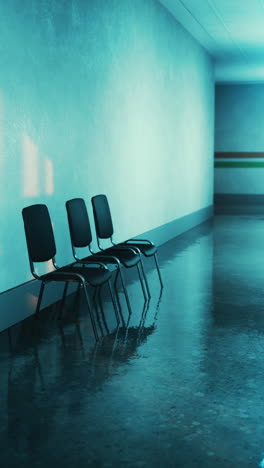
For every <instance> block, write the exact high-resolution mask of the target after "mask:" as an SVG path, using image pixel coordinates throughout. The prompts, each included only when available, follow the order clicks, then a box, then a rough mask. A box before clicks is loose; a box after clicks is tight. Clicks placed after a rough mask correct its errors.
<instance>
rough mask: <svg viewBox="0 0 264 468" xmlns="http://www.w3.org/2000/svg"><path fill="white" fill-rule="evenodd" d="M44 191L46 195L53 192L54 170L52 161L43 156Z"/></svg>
mask: <svg viewBox="0 0 264 468" xmlns="http://www.w3.org/2000/svg"><path fill="white" fill-rule="evenodd" d="M44 165H45V192H46V194H47V195H52V194H53V193H54V174H53V173H54V171H53V163H52V161H51V160H50V159H48V158H45V161H44Z"/></svg>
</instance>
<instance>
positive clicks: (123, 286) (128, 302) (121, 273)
mask: <svg viewBox="0 0 264 468" xmlns="http://www.w3.org/2000/svg"><path fill="white" fill-rule="evenodd" d="M119 273H120V280H121V283H122V288H123V291H124V294H125V298H126V303H127V308H128V314H129V316H130V315H131V314H132V309H131V304H130V300H129V297H128V293H127V287H126V285H125V281H124V277H123V272H122V270H121V268H119Z"/></svg>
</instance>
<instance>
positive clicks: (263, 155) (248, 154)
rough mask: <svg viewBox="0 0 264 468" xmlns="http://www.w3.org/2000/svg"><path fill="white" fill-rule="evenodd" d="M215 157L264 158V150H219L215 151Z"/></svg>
mask: <svg viewBox="0 0 264 468" xmlns="http://www.w3.org/2000/svg"><path fill="white" fill-rule="evenodd" d="M215 158H217V159H218V158H226V159H228V158H239V159H241V158H247V159H250V158H264V152H263V153H262V152H259V151H258V152H254V153H253V152H230V151H228V152H226V153H218V152H215Z"/></svg>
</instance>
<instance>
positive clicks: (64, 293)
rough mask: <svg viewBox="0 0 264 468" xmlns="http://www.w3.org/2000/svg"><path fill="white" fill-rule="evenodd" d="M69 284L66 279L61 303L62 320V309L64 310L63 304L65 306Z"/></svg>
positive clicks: (60, 313)
mask: <svg viewBox="0 0 264 468" xmlns="http://www.w3.org/2000/svg"><path fill="white" fill-rule="evenodd" d="M68 285H69V283H68V281H66V282H65V286H64V289H63V295H62V299H61V303H60V312H59V320H61V318H62V311H63V306H64V303H65V298H66V294H67V290H68Z"/></svg>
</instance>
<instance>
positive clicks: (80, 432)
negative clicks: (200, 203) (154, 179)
mask: <svg viewBox="0 0 264 468" xmlns="http://www.w3.org/2000/svg"><path fill="white" fill-rule="evenodd" d="M263 250H264V215H263V216H262V215H261V214H257V215H239V216H228V215H225V216H221V215H218V216H216V217H215V218H214V221H210V222H207V223H205V224H203V225H200V226H198V227H197V228H195V229H193V230H192V231H189V232H188V233H185V234H184V235H182V236H180V237H178V238H176V239H174V240H172V241H170V242H168V243H167V244H165V245H163V246H162V247H161V248H160V249H159V259H160V265H161V271H162V276H163V280H164V285H165V286H164V289H163V291H162V292H161V291H160V287H159V281H158V278H157V273H156V270H155V268H154V267H153V264H152V260H151V259H150V260H148V261H147V263H146V269H147V272H148V278H149V284H150V289H151V293H152V297H151V300H150V302H149V304H144V298H143V296H142V293H141V290H140V285H139V283H138V280H137V279H136V277H134V275H133V273H132V272H128V273H127V275H126V277H127V279H128V282H129V283H128V291H129V295H130V298H131V305H132V309H133V314H132V317H131V320H130V322H129V323H128V325H127V326H124V325H122V326H120V327H119V329H116V326H115V316H114V312H113V310H112V306H111V303H110V301H109V299H108V297H107V296H105V297H104V299H103V302H104V311H105V322H104V320H103V319H102V315H101V313H100V310H99V309H98V318H99V319H100V320H99V323H98V330H99V331H100V334H101V335H102V338H101V341H100V343H99V344H97V345H95V342H94V338H93V334H92V330H91V325H90V321H89V317H88V316H87V313H86V309H85V307H84V304H82V297H81V296H78V295H76V296H73V295H72V296H71V297H69V298H68V299H67V303H66V304H65V307H64V309H63V318H62V320H60V321H59V320H58V315H59V314H60V307H59V304H57V305H55V306H53V307H52V308H50V309H47V310H43V311H42V313H41V319H40V320H39V321H35V320H32V319H27V320H25V321H24V322H23V323H22V324H20V325H17V326H15V327H13V328H12V329H11V331H10V333H7V331H5V332H2V333H1V334H0V417H1V425H0V446H1V455H0V462H1V467H10V468H13V467H21V468H24V467H29V466H31V467H33V468H35V467H36V468H42V467H43V468H44V467H45V468H46V467H47V466H49V465H50V466H52V467H53V466H62V467H65V468H70V467H79V468H83V467H98V468H100V467H102V468H103V467H105V468H107V467H109V468H110V467H121V468H122V467H124V468H125V467H153V468H155V467H180V468H181V467H186V468H196V467H199V468H200V467H201V468H208V467H210V468H211V467H212V468H213V467H214V468H215V467H216V468H218V467H219V468H220V467H221V468H231V467H234V468H236V467H245V468H246V467H258V466H261V461H262V459H263V458H264V430H263V417H264V391H263V388H264V385H263V382H264V254H263ZM120 302H121V305H122V310H123V315H124V319H125V321H126V320H127V317H128V315H127V310H126V307H125V301H124V297H123V295H122V293H121V291H120ZM107 329H108V331H107ZM263 466H264V463H263Z"/></svg>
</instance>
